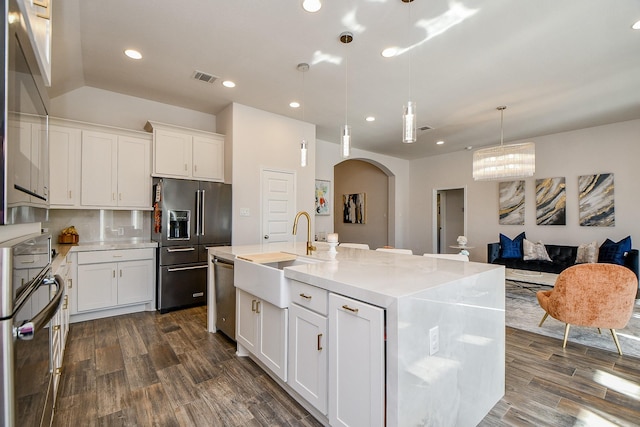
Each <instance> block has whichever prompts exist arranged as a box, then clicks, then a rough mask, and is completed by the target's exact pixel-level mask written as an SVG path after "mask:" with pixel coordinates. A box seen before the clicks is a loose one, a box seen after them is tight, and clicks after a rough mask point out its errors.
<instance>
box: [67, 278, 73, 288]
mask: <svg viewBox="0 0 640 427" xmlns="http://www.w3.org/2000/svg"><path fill="white" fill-rule="evenodd" d="M68 281H69V289H72V288H73V279H69V280H68Z"/></svg>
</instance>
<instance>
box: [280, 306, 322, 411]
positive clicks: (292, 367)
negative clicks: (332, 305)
mask: <svg viewBox="0 0 640 427" xmlns="http://www.w3.org/2000/svg"><path fill="white" fill-rule="evenodd" d="M327 323H328V321H327V316H322V315H320V314H318V313H315V312H313V311H311V310H308V309H306V308H303V307H301V306H299V305H297V304H292V305H291V306H290V307H289V380H288V383H289V385H290V386H291V388H293V389H294V390H295V391H297V392H298V393H299V394H300V396H302V397H304V398H305V399H306V400H307V402H309V403H310V404H312V405H313V406H314V407H315V408H316V409H317V410H318V411H320V413H322V414H323V415H327V379H328V377H327V361H328V354H327Z"/></svg>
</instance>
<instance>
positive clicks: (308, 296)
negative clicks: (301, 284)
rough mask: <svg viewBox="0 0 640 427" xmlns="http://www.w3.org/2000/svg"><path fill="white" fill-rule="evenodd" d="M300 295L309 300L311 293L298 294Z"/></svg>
mask: <svg viewBox="0 0 640 427" xmlns="http://www.w3.org/2000/svg"><path fill="white" fill-rule="evenodd" d="M300 296H301V297H302V298H304V299H306V300H310V299H311V295H305V294H304V293H302V294H300Z"/></svg>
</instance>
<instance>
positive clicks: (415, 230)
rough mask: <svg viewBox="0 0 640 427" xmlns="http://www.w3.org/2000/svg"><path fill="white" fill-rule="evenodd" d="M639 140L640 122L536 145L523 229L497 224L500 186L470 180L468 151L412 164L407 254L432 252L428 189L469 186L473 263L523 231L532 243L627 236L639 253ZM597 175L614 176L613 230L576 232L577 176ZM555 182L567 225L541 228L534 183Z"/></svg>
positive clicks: (575, 133)
mask: <svg viewBox="0 0 640 427" xmlns="http://www.w3.org/2000/svg"><path fill="white" fill-rule="evenodd" d="M638 135H640V120H632V121H628V122H622V123H617V124H613V125H606V126H598V127H593V128H587V129H581V130H577V131H572V132H565V133H559V134H554V135H547V136H544V137H539V138H535V139H534V142H535V143H536V173H535V176H534V177H532V178H528V179H526V180H525V225H524V226H516V225H509V226H508V225H499V224H498V183H497V182H495V181H488V182H475V181H473V178H472V176H471V160H472V155H473V153H472V151H465V152H457V153H451V154H445V155H441V156H436V157H430V158H424V159H419V160H414V161H412V162H411V184H410V194H411V200H410V205H409V211H410V212H411V215H410V220H409V229H410V230H411V233H410V234H409V235H408V236H409V247H411V248H412V249H413V251H414V253H422V252H431V247H432V241H433V235H432V219H433V206H432V191H433V189H434V188H461V187H466V188H467V238H468V240H469V245H470V246H474V247H475V249H473V250H471V259H472V260H474V261H486V252H487V249H486V245H487V243H490V242H496V241H498V234H499V233H503V234H506V235H508V236H510V237H514V236H515V235H516V234H518V233H519V232H521V231H525V232H526V235H527V239H529V240H532V241H538V240H541V241H542V242H543V243H550V244H568V245H579V244H580V243H587V242H590V241H593V240H596V241H597V242H598V245H600V244H601V243H602V242H603V241H604V240H605V239H606V238H611V239H612V240H614V241H618V240H620V239H622V238H624V237H626V236H627V235H630V236H631V239H632V242H633V246H634V247H635V248H638V247H640V227H639V226H638V211H639V210H640V196H638V193H639V191H638V182H640V168H639V167H638V159H640V144H639V143H638ZM514 142H518V141H514ZM520 142H523V141H520ZM594 173H613V174H614V179H615V226H614V227H581V226H580V225H579V223H578V220H579V217H578V215H579V212H578V189H577V186H578V177H579V176H580V175H590V174H594ZM552 177H565V178H566V197H567V203H566V212H567V216H566V217H567V225H564V226H538V225H536V217H535V179H536V178H552Z"/></svg>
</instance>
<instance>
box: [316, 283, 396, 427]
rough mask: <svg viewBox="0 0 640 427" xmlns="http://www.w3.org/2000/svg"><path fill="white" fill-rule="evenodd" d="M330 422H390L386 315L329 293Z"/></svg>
mask: <svg viewBox="0 0 640 427" xmlns="http://www.w3.org/2000/svg"><path fill="white" fill-rule="evenodd" d="M328 345H329V422H330V424H331V425H332V426H351V427H354V426H367V427H370V426H371V427H373V426H383V425H384V423H385V421H384V420H385V347H384V310H383V309H382V308H379V307H375V306H373V305H370V304H366V303H363V302H361V301H357V300H354V299H351V298H346V297H344V296H341V295H336V294H333V293H330V294H329V344H328Z"/></svg>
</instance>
